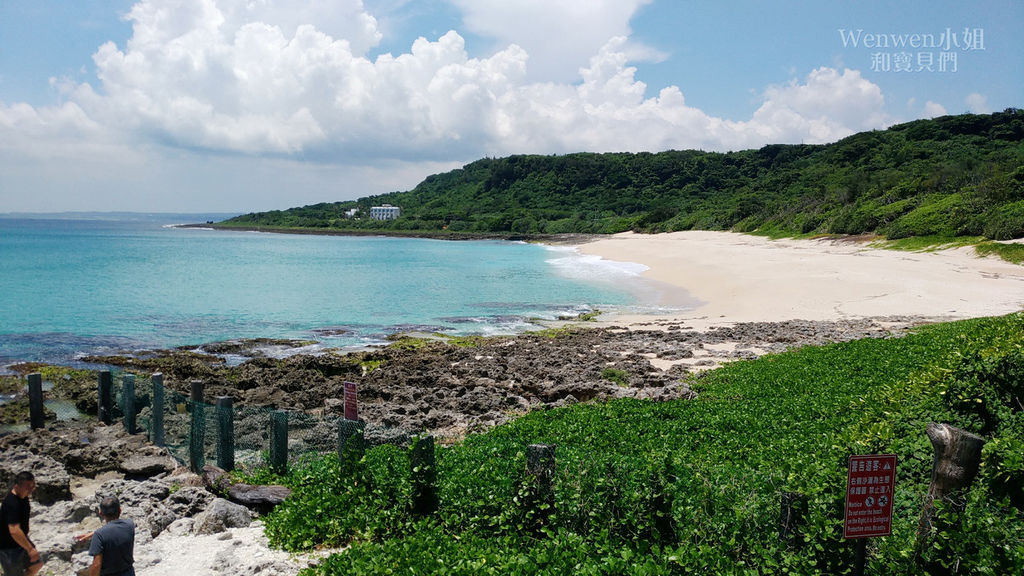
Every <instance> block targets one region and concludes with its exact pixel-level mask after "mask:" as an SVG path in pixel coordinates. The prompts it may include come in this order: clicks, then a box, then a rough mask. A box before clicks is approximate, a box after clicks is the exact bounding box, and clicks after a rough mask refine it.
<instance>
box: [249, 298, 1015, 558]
mask: <svg viewBox="0 0 1024 576" xmlns="http://www.w3.org/2000/svg"><path fill="white" fill-rule="evenodd" d="M553 337H557V335H555V336H553ZM694 387H695V389H696V390H697V391H698V392H699V394H700V395H699V397H698V398H697V399H696V400H690V401H674V402H664V403H653V402H645V401H634V400H626V401H614V402H609V403H606V404H591V405H577V406H572V407H567V408H562V409H557V410H550V411H545V412H538V413H532V414H530V415H528V416H526V417H523V418H521V419H518V420H516V421H514V422H513V423H511V424H509V425H506V426H502V427H499V428H496V429H494V430H492V431H490V432H489V433H487V434H483V435H478V436H471V437H469V438H467V439H466V440H465V441H464V442H463V443H461V444H458V445H454V446H451V447H444V448H438V452H437V457H438V460H437V476H438V482H439V493H440V509H439V512H438V513H437V514H436V515H435V516H434V517H432V518H429V519H426V520H422V519H420V520H418V519H416V518H415V517H413V516H412V514H411V512H410V504H409V503H410V496H411V493H412V487H411V485H410V479H409V476H410V472H409V460H408V453H407V452H406V451H405V450H403V449H399V448H396V447H392V446H381V447H377V448H375V449H373V450H371V451H369V452H368V453H367V454H366V456H365V457H364V458H363V459H361V460H359V461H349V462H346V463H343V464H339V462H338V458H337V457H336V456H333V455H332V456H327V457H323V458H321V459H318V460H314V461H312V462H310V463H309V464H308V465H307V466H304V467H299V468H296V469H294V470H292V471H291V472H290V473H289V475H288V476H287V477H286V478H284V479H283V480H284V481H285V482H286V483H288V484H290V485H291V486H293V487H294V488H295V490H296V492H295V494H294V495H293V496H292V497H291V498H290V499H289V500H288V501H286V502H285V503H284V504H282V505H281V506H279V507H278V508H277V509H276V510H275V511H274V512H273V513H272V514H271V515H270V516H269V517H267V519H266V526H267V533H268V535H269V537H270V539H271V541H272V542H273V543H274V544H276V545H278V546H282V547H284V548H287V549H290V550H304V549H310V548H314V547H318V546H337V545H344V544H351V548H350V549H348V550H346V551H344V552H341V553H338V554H335V555H333V556H331V557H330V558H328V559H326V560H325V561H323V562H322V563H321V564H320V565H319V566H318V567H316V568H311V569H308V570H306V571H304V572H303V574H304V575H305V576H315V575H341V574H768V573H772V574H775V573H778V574H787V573H788V574H821V573H828V574H842V573H850V570H851V567H852V564H853V555H854V546H853V545H852V543H851V542H848V541H844V540H843V539H842V517H843V498H844V490H845V479H846V476H845V474H846V461H847V458H848V456H849V455H851V454H863V453H890V452H891V453H895V454H897V455H898V458H899V465H898V475H897V484H896V494H895V500H894V502H895V508H894V509H895V517H894V526H893V534H892V536H889V537H886V538H876V539H872V540H871V541H870V543H869V547H868V553H869V561H868V562H869V565H868V571H867V573H870V574H922V573H929V574H992V575H999V574H1021V573H1024V404H1022V401H1024V314H1015V315H1010V316H1006V317H1003V318H990V319H978V320H968V321H961V322H955V323H948V324H941V325H933V326H929V327H926V328H923V329H921V330H919V331H918V332H917V333H915V334H912V335H910V336H907V337H903V338H898V339H865V340H860V341H855V342H848V343H842V344H835V345H829V346H824V347H808V348H803V349H800V350H795V351H790V352H787V353H783V354H777V355H770V356H766V357H762V358H760V359H758V360H753V361H743V362H736V363H733V364H729V365H727V366H725V367H723V368H721V369H718V370H715V371H712V372H709V373H706V374H705V375H704V376H702V377H699V378H697V379H695V381H694ZM929 421H938V422H948V423H951V424H954V425H956V426H960V427H962V428H966V429H968V430H970V431H973V432H975V433H978V434H981V435H982V436H983V437H984V438H985V439H986V441H987V443H986V445H985V449H984V460H983V464H982V468H981V472H980V475H979V478H978V479H977V480H976V481H975V483H974V484H973V486H972V488H971V489H970V490H969V491H968V492H967V493H966V495H965V496H964V498H965V503H966V511H965V512H964V513H962V514H956V513H955V512H953V511H952V509H951V508H943V509H942V512H940V522H939V524H942V525H943V526H944V531H943V532H941V533H940V534H939V535H938V536H935V537H933V538H932V540H931V541H930V542H928V544H927V546H925V547H923V550H921V551H920V552H919V553H918V551H917V550H916V549H915V537H916V531H917V521H918V518H919V514H920V511H921V506H922V500H923V496H924V494H925V492H926V490H927V485H928V482H929V478H930V472H931V466H932V449H931V446H930V444H929V441H928V439H927V437H926V435H925V433H924V430H925V426H926V424H927V423H928V422H929ZM538 442H542V443H552V444H556V445H557V453H556V454H557V472H556V475H555V478H554V496H553V500H545V499H544V498H541V497H539V496H538V493H537V489H536V484H535V483H534V482H532V481H531V479H530V477H528V476H527V475H526V473H525V463H524V452H525V447H526V446H527V445H529V444H531V443H538ZM788 491H795V492H799V493H802V494H804V495H805V496H806V505H805V507H804V509H803V510H802V514H801V516H802V519H801V520H800V523H799V528H798V535H797V536H796V537H795V538H793V539H792V540H790V541H787V542H781V541H780V539H779V536H778V522H779V506H780V497H781V494H782V493H783V492H788Z"/></svg>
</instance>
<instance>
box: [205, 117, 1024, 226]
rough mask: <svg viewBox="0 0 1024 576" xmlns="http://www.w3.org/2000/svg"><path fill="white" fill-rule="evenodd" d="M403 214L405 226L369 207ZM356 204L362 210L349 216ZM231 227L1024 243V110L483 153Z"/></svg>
mask: <svg viewBox="0 0 1024 576" xmlns="http://www.w3.org/2000/svg"><path fill="white" fill-rule="evenodd" d="M384 203H388V204H392V205H395V206H400V207H401V208H402V217H401V218H399V219H398V220H395V221H389V222H381V221H375V220H371V219H370V218H369V217H368V215H369V208H370V207H371V206H374V205H380V204H384ZM352 208H357V209H359V211H360V214H361V216H360V217H356V218H348V217H346V215H345V212H346V210H349V209H352ZM222 225H223V226H244V227H254V226H255V227H279V228H313V229H318V230H337V231H352V232H358V231H360V230H363V231H374V232H378V233H379V232H385V233H386V232H389V231H390V232H392V233H410V232H413V233H453V232H459V233H481V234H483V233H491V234H493V233H503V234H560V233H614V232H622V231H626V230H635V231H640V232H665V231H675V230H689V229H710V230H726V229H732V230H737V231H746V232H752V231H760V232H764V233H775V234H785V235H790V234H792V235H795V234H812V233H838V234H865V233H872V234H881V235H884V236H887V237H888V238H891V239H897V238H906V237H910V236H927V235H939V236H945V237H952V236H985V237H987V238H990V239H996V240H1000V239H1010V238H1018V237H1021V236H1024V110H1020V109H1014V108H1010V109H1007V110H1005V111H1003V112H998V113H995V114H990V115H976V114H964V115H959V116H944V117H941V118H936V119H933V120H917V121H914V122H909V123H906V124H900V125H897V126H893V127H891V128H889V129H887V130H884V131H872V132H863V133H860V134H855V135H853V136H850V137H848V138H844V139H842V140H840V141H838V142H835V143H833V144H825V145H770V146H765V147H763V148H761V149H759V150H745V151H740V152H728V153H718V152H700V151H693V150H688V151H668V152H659V153H647V152H641V153H637V154H632V153H612V154H592V153H580V154H568V155H563V156H539V155H524V156H510V157H507V158H485V159H482V160H478V161H476V162H473V163H471V164H468V165H466V166H465V167H463V168H461V169H458V170H453V171H451V172H447V173H444V174H436V175H433V176H430V177H428V178H426V179H425V180H424V181H423V182H421V183H420V184H419V185H417V186H416V187H415V188H414V189H412V190H409V191H406V192H393V193H389V194H382V195H378V196H371V197H367V198H361V199H359V200H355V201H349V202H337V203H325V204H315V205H312V206H305V207H302V208H292V209H289V210H283V211H274V212H263V213H258V214H247V215H244V216H239V217H237V218H233V219H231V220H227V221H225V222H224V223H222Z"/></svg>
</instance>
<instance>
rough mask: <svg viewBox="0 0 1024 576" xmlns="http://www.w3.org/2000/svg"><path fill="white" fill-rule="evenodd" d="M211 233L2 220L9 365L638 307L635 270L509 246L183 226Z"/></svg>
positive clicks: (444, 328)
mask: <svg viewBox="0 0 1024 576" xmlns="http://www.w3.org/2000/svg"><path fill="white" fill-rule="evenodd" d="M187 221H205V220H202V219H199V217H196V218H194V219H192V220H189V219H185V220H178V221H177V222H175V221H171V222H168V221H166V218H163V219H161V218H159V217H151V218H146V219H140V220H117V221H110V220H45V219H14V218H0V366H2V365H6V364H10V363H12V362H15V361H28V360H38V361H48V362H63V363H68V362H73V360H74V358H75V357H76V356H79V355H82V354H92V353H105V352H114V351H121V350H134V349H146V348H153V347H171V346H188V345H198V344H202V343H207V342H215V341H222V340H228V339H234V338H255V337H273V338H301V339H313V340H317V341H319V342H321V344H322V345H323V346H341V347H349V346H353V347H354V346H365V345H367V344H373V343H379V342H381V341H383V339H384V338H385V337H386V336H387V335H389V334H392V333H395V332H400V331H412V330H426V331H441V332H447V333H462V334H468V333H475V334H496V333H514V332H517V331H521V330H524V329H527V328H530V327H531V324H530V322H529V319H531V318H546V319H551V318H555V317H557V316H560V315H567V314H577V313H580V312H583V311H587V310H590V309H593V308H614V307H619V306H628V305H632V304H634V303H635V301H636V299H637V298H638V295H637V293H636V292H634V291H633V289H632V288H630V287H629V282H625V281H624V279H628V278H631V277H635V276H636V274H637V273H638V270H636V269H635V268H630V267H629V266H623V265H618V266H616V265H614V264H612V263H607V262H600V261H595V260H594V259H587V258H583V257H580V256H578V255H577V254H576V253H575V252H572V251H570V250H566V249H549V248H546V247H543V246H537V245H530V244H523V243H513V242H500V241H472V242H450V241H440V240H423V239H404V238H380V237H342V236H300V235H279V234H261V233H254V232H223V231H213V230H199V229H182V228H174V227H170V226H168V225H169V224H174V223H180V222H187Z"/></svg>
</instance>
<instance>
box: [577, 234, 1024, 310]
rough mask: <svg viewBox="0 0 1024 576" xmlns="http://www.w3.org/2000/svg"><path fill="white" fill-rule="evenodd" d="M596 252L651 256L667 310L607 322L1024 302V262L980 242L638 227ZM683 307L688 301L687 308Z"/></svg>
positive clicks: (592, 250)
mask: <svg viewBox="0 0 1024 576" xmlns="http://www.w3.org/2000/svg"><path fill="white" fill-rule="evenodd" d="M578 250H579V251H580V252H581V253H583V254H587V255H597V256H600V257H601V258H603V259H606V260H611V261H618V262H634V263H639V264H643V265H645V266H647V267H648V269H647V270H646V271H645V272H643V274H642V276H643V278H645V279H646V280H647V281H648V282H652V283H653V284H654V286H656V287H657V290H658V292H659V294H658V296H657V299H658V302H656V303H654V304H656V305H659V306H663V307H665V308H666V309H665V310H662V311H659V312H657V313H656V314H654V315H651V314H630V313H621V312H620V313H613V314H609V315H606V316H603V317H602V322H603V323H613V324H626V325H632V326H636V325H641V324H642V325H650V324H651V323H652V321H653V322H654V323H655V324H656V323H657V322H679V321H685V322H686V323H687V325H689V326H692V327H694V328H695V329H697V330H702V329H706V328H707V327H710V326H716V325H723V324H730V323H736V322H756V321H781V320H792V319H804V320H835V319H843V318H867V317H886V316H918V317H926V318H933V319H935V320H951V319H961V318H974V317H981V316H996V315H1002V314H1008V313H1011V312H1016V311H1019V310H1021V309H1022V307H1024V266H1020V265H1016V264H1012V263H1009V262H1005V261H1003V260H1000V259H998V258H996V257H987V258H981V257H978V256H977V255H976V253H975V251H974V249H973V248H971V247H961V248H955V249H947V250H939V251H932V252H905V251H896V250H885V249H880V248H872V247H870V246H868V245H867V244H866V243H863V242H856V241H853V240H836V239H811V240H803V239H802V240H796V239H781V240H770V239H768V238H765V237H761V236H752V235H748V234H738V233H732V232H707V231H688V232H673V233H668V234H657V235H644V234H635V233H632V232H627V233H622V234H617V235H614V236H611V237H608V238H601V239H598V240H595V241H593V242H589V243H586V244H582V245H580V246H579V247H578ZM681 307H687V309H682V308H681Z"/></svg>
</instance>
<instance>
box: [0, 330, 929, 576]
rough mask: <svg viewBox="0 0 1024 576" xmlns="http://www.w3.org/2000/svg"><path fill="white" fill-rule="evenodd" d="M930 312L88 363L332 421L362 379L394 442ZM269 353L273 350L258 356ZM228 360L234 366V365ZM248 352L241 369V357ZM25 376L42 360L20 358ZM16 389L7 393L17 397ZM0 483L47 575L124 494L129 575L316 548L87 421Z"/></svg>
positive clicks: (635, 393) (8, 449) (14, 445)
mask: <svg viewBox="0 0 1024 576" xmlns="http://www.w3.org/2000/svg"><path fill="white" fill-rule="evenodd" d="M928 321H930V319H927V318H920V317H906V316H899V317H884V318H871V319H850V320H835V321H801V320H793V321H787V322H753V323H738V324H722V325H719V326H711V327H710V328H707V329H703V330H695V329H693V328H692V327H690V326H687V325H686V324H685V323H683V322H678V321H673V320H666V319H660V320H657V319H656V320H652V321H650V322H648V323H647V324H646V325H644V324H640V325H633V326H631V327H629V328H625V327H619V326H608V327H600V328H586V327H581V326H579V325H567V326H562V327H556V328H552V329H550V330H547V331H544V332H540V333H529V334H522V335H518V336H510V337H493V338H476V337H466V338H450V337H445V336H442V335H430V334H421V335H408V336H405V337H401V338H399V339H397V340H396V341H394V342H393V343H392V344H391V345H390V346H388V347H386V348H380V349H372V350H367V351H361V352H351V353H344V354H343V353H340V352H337V351H330V350H326V351H323V352H322V353H319V354H316V355H311V354H295V355H291V356H285V357H283V358H279V357H276V356H278V355H279V353H280V352H281V351H282V350H283V349H288V348H292V349H294V350H299V349H305V348H304V347H306V346H307V345H308V344H309V343H308V342H289V341H269V340H257V341H244V342H229V343H218V344H213V345H208V346H203V347H199V348H189V349H174V350H159V351H148V352H144V353H139V352H134V353H130V354H123V355H116V356H105V357H93V358H87V359H86V361H88V362H92V363H95V364H96V365H97V366H98V367H99V366H118V367H120V368H123V369H124V370H127V371H132V372H137V373H139V374H140V375H148V374H150V373H153V372H162V373H163V374H164V377H165V383H166V385H168V386H169V387H170V388H171V389H173V390H177V391H179V392H182V393H187V392H188V387H189V382H190V381H191V380H193V379H201V380H203V381H204V382H205V385H206V396H207V400H209V399H211V398H212V397H214V396H222V395H227V396H231V397H233V398H234V399H235V401H236V403H237V404H238V405H245V406H263V407H268V408H270V407H273V408H287V409H292V410H297V411H304V412H311V413H314V414H317V415H321V416H325V415H332V414H340V413H341V411H342V410H343V406H342V403H341V400H340V398H342V397H343V383H344V382H345V381H352V382H356V383H357V384H358V386H359V400H360V417H361V419H363V420H365V421H366V422H367V426H368V428H367V430H368V433H369V435H370V436H371V438H370V439H371V441H376V442H393V441H401V439H402V438H406V437H407V436H408V435H409V434H414V433H419V432H423V431H429V432H430V433H432V434H434V435H435V436H437V437H438V438H439V439H441V440H442V441H447V442H456V441H458V440H459V439H460V438H461V437H463V436H464V435H465V434H467V433H472V432H476V431H483V430H486V429H487V428H490V427H493V426H496V425H499V424H501V423H503V422H506V421H508V420H509V419H511V418H514V417H516V416H518V415H521V414H525V413H527V412H529V411H532V410H544V409H549V408H554V407H558V406H564V405H567V404H574V403H578V402H595V401H605V400H609V399H614V398H641V399H650V400H654V401H664V400H671V399H685V398H692V397H693V396H695V393H694V392H693V390H692V389H691V384H692V383H693V382H694V379H697V378H700V373H701V372H702V371H704V370H707V369H710V368H713V367H715V366H718V365H719V364H721V363H723V362H728V361H731V360H735V359H742V358H753V357H756V356H759V355H762V354H766V353H774V352H780V351H783V350H785V349H787V348H791V347H795V346H804V345H818V344H825V343H829V342H839V341H846V340H854V339H860V338H886V337H893V336H899V335H902V334H904V333H905V332H906V331H907V330H908V329H910V328H911V327H913V326H915V325H919V324H921V323H924V322H928ZM271 348H272V349H273V350H274V354H273V355H268V354H267V353H266V350H268V349H271ZM229 357H230V358H231V359H232V361H231V362H229V361H228V358H229ZM239 357H241V358H244V359H245V360H244V361H242V362H241V363H238V358H239ZM11 368H12V369H13V370H15V371H18V372H22V373H27V372H29V371H36V370H39V369H40V368H41V367H40V366H39V365H15V366H13V367H11ZM95 382H96V380H95V375H94V374H92V373H89V372H82V371H68V372H67V373H65V375H64V377H61V378H59V379H58V382H56V383H55V384H54V387H53V389H52V390H50V391H48V392H47V394H48V395H49V396H51V397H61V398H63V399H66V400H68V401H70V402H74V403H75V405H76V406H78V408H79V409H80V410H82V411H83V412H85V413H92V414H94V413H95V404H96V398H95V396H96V384H95ZM19 401H20V398H15V399H14V400H12V401H9V402H8V404H17V403H18V402H19ZM0 452H2V456H0V481H2V482H4V483H6V482H8V481H9V478H10V477H12V476H13V474H14V473H16V472H17V471H20V470H22V469H31V470H33V471H34V472H35V473H36V474H37V475H38V476H39V478H40V482H39V485H40V488H39V490H38V491H37V494H36V500H37V501H38V505H37V506H34V508H33V510H34V513H33V520H32V533H31V534H32V536H33V538H34V540H36V542H37V544H38V545H39V546H40V549H41V550H42V551H43V552H44V553H45V554H46V555H47V557H48V558H49V560H48V566H47V569H46V572H45V573H48V574H68V573H74V572H75V571H77V570H80V569H82V568H84V567H85V566H86V565H87V563H88V561H89V558H88V556H87V554H86V552H85V551H84V549H83V548H80V547H76V546H75V545H74V544H73V541H72V536H73V535H74V534H79V533H83V532H87V531H89V530H92V529H94V528H96V527H97V526H98V522H99V521H98V519H96V516H95V508H96V504H97V503H98V501H99V498H100V497H102V496H103V495H106V494H117V495H118V496H119V497H120V498H121V500H122V502H123V503H124V507H125V511H124V513H125V515H126V516H128V517H131V518H133V519H135V520H136V522H137V523H138V525H139V537H138V543H137V546H136V558H137V560H138V564H137V567H138V573H139V574H140V576H144V575H162V574H195V575H205V574H211V575H212V574H258V573H272V574H295V573H297V572H298V570H300V569H301V568H302V567H303V566H306V565H308V564H309V563H310V562H312V561H315V560H316V557H293V556H289V555H288V554H285V553H282V552H279V551H272V550H270V549H269V548H268V547H267V545H266V539H265V537H263V535H262V530H261V529H260V525H259V523H258V520H256V521H255V522H254V520H253V518H254V517H255V516H256V514H255V513H254V512H250V510H249V509H248V508H245V507H243V506H240V505H238V504H235V503H232V502H229V501H228V500H226V499H224V498H223V496H227V495H228V494H226V493H225V491H224V490H223V487H221V488H218V486H217V485H216V483H211V482H210V481H209V479H207V480H206V481H204V479H203V478H202V477H199V476H196V475H194V474H191V473H189V472H188V471H187V470H184V469H181V468H180V467H179V462H176V461H175V460H174V459H173V458H171V457H170V456H169V455H168V453H167V452H166V451H165V450H164V449H159V448H156V447H154V446H151V445H149V444H148V443H147V442H146V441H145V439H144V435H128V434H126V433H125V432H124V431H123V428H122V427H121V426H119V425H114V426H103V425H100V424H97V423H96V422H95V421H94V420H92V419H83V420H79V421H71V422H58V423H56V424H54V425H52V426H50V427H48V428H47V429H45V430H40V431H35V432H28V431H25V432H15V433H6V434H3V435H0Z"/></svg>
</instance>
